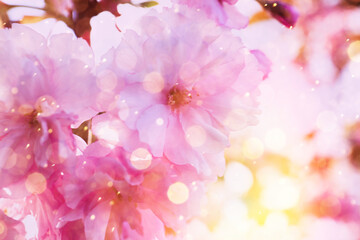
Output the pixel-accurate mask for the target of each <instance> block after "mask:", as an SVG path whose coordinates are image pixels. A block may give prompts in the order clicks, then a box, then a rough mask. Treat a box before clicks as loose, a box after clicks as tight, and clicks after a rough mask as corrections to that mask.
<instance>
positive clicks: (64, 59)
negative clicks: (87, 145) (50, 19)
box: [0, 25, 97, 187]
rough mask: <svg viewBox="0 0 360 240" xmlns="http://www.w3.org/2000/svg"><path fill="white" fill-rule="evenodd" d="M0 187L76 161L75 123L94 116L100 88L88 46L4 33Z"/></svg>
mask: <svg viewBox="0 0 360 240" xmlns="http://www.w3.org/2000/svg"><path fill="white" fill-rule="evenodd" d="M0 43H1V46H0V73H1V77H0V84H1V89H0V91H1V94H0V156H1V160H0V169H1V170H0V171H1V174H0V176H1V179H2V180H1V183H0V185H1V186H3V187H4V186H6V185H7V184H10V183H11V182H13V181H17V180H19V179H21V178H22V177H26V173H27V172H28V171H29V170H30V169H31V168H32V167H33V166H40V167H47V166H50V165H51V164H59V163H62V162H64V161H65V160H66V159H70V158H71V157H74V151H75V142H74V138H73V134H72V131H71V128H70V126H71V124H79V123H81V122H82V121H84V120H87V119H88V118H90V116H92V115H93V114H94V113H95V111H94V110H92V105H93V104H94V101H92V95H93V94H94V92H95V91H97V88H96V86H95V77H94V76H93V75H92V73H91V71H92V67H93V66H94V62H93V55H92V51H91V49H90V47H89V46H88V45H87V44H86V42H85V41H83V40H75V39H73V38H72V35H71V34H59V35H55V36H53V37H51V38H50V39H45V38H44V37H42V36H41V35H40V34H38V33H36V32H34V31H33V30H31V29H30V28H28V27H25V26H21V25H14V26H13V28H12V29H9V30H1V31H0Z"/></svg>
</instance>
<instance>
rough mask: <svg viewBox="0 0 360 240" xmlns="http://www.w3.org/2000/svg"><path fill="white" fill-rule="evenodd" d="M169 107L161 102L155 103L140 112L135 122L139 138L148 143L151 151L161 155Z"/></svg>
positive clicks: (155, 154) (158, 155) (157, 155)
mask: <svg viewBox="0 0 360 240" xmlns="http://www.w3.org/2000/svg"><path fill="white" fill-rule="evenodd" d="M169 114H170V109H169V108H168V107H167V106H165V105H163V104H155V105H153V106H151V107H149V108H147V109H146V110H145V111H143V112H142V114H141V115H140V117H139V119H138V120H137V122H136V127H137V129H138V130H139V137H140V140H141V141H143V142H145V143H147V144H149V146H150V148H151V151H152V153H153V154H154V156H156V157H161V156H162V154H163V149H164V144H165V134H166V129H167V128H168V116H169Z"/></svg>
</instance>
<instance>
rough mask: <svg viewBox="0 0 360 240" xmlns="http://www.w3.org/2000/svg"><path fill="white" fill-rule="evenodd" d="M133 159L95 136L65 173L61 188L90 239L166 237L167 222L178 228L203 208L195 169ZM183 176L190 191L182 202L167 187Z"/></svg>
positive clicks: (164, 160) (184, 182) (154, 160)
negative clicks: (143, 163)
mask: <svg viewBox="0 0 360 240" xmlns="http://www.w3.org/2000/svg"><path fill="white" fill-rule="evenodd" d="M131 159H132V157H131V154H130V153H127V152H126V151H124V150H123V149H121V148H119V147H118V148H115V149H113V150H111V149H109V148H107V147H105V146H103V145H102V144H101V143H100V142H96V143H93V144H91V145H89V147H88V148H87V149H86V150H85V152H84V156H81V157H78V158H77V160H76V162H75V163H74V164H75V166H74V167H70V168H69V170H68V172H65V173H64V178H63V180H64V182H63V185H61V186H59V189H60V192H62V194H63V196H64V198H65V201H66V204H67V205H68V206H69V207H70V208H72V209H73V211H72V212H69V213H68V214H67V215H74V216H77V217H76V218H77V219H78V220H82V221H83V226H84V232H85V236H86V237H87V239H104V238H105V239H154V238H158V239H159V240H160V239H164V231H165V229H164V226H167V227H168V228H172V229H175V230H176V229H178V228H179V227H181V226H183V225H184V224H185V221H186V220H187V219H189V217H191V216H193V215H194V214H196V212H197V211H198V210H199V204H200V203H201V202H200V201H199V199H200V196H202V193H203V188H202V183H200V182H198V180H197V176H196V171H195V169H193V168H192V167H190V166H175V165H173V164H171V163H170V162H169V161H168V160H166V159H164V158H162V159H160V158H153V157H151V163H150V164H149V165H148V167H147V168H144V169H138V168H135V167H134V165H133V162H132V160H131ZM179 181H180V182H181V183H182V184H183V185H182V186H185V188H186V189H187V190H185V191H187V192H185V194H188V195H187V196H185V197H186V198H184V199H183V201H182V202H176V199H175V200H174V199H173V198H174V197H173V196H171V197H170V198H169V193H168V191H169V188H170V186H171V185H172V184H174V183H177V182H179ZM170 199H172V200H173V201H175V203H174V202H171V201H170ZM73 220H76V219H73ZM62 224H65V222H64V223H62Z"/></svg>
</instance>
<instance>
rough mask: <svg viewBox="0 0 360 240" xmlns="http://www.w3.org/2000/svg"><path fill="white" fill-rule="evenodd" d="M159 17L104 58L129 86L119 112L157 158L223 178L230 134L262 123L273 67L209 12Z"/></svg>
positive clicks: (145, 23)
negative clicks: (263, 85) (261, 106)
mask: <svg viewBox="0 0 360 240" xmlns="http://www.w3.org/2000/svg"><path fill="white" fill-rule="evenodd" d="M155 14H157V13H156V12H153V13H152V14H149V15H147V16H145V17H144V18H143V19H142V21H141V24H142V31H143V33H142V35H141V36H139V35H137V34H136V33H135V32H133V31H127V32H126V33H125V34H124V37H123V39H122V43H120V45H119V46H118V47H117V48H116V49H115V50H112V51H113V53H112V55H111V57H106V58H104V59H105V60H106V61H105V63H104V64H108V63H107V62H111V63H112V66H113V67H114V70H112V69H111V68H108V70H109V71H110V72H111V74H112V75H115V76H116V78H117V79H118V83H119V84H120V85H122V87H121V91H120V92H119V94H117V96H116V99H117V100H116V101H117V108H116V109H115V110H113V111H115V112H117V114H118V117H119V118H120V119H121V120H123V121H124V122H125V124H126V126H127V127H128V128H129V129H131V130H135V131H137V132H138V135H139V139H140V141H141V142H143V143H146V144H148V146H149V147H150V149H151V152H152V153H153V155H154V156H156V157H161V156H163V155H165V156H166V157H167V158H168V159H169V160H170V161H172V162H173V163H175V164H180V165H184V164H191V165H193V166H194V167H195V168H196V169H197V170H198V171H199V172H201V173H202V174H205V175H213V174H214V173H215V174H219V172H221V169H223V163H224V160H223V156H222V151H223V150H224V148H225V147H226V146H227V144H228V133H229V131H230V130H240V129H242V128H243V127H246V126H248V125H251V124H254V123H256V118H255V114H256V113H257V111H258V110H257V108H256V105H257V104H256V96H257V94H258V91H257V86H258V84H259V83H260V82H261V81H262V80H263V78H264V75H266V74H267V72H266V71H267V70H268V66H267V62H268V61H267V59H266V58H265V57H264V55H263V54H261V53H260V52H251V51H249V50H248V49H247V48H246V47H245V46H244V45H243V44H242V42H241V40H240V39H239V38H237V37H234V36H233V35H232V34H231V32H230V30H228V29H227V28H222V27H219V26H217V24H216V23H215V22H213V21H211V20H209V19H207V18H206V17H205V16H204V15H203V14H202V13H199V12H196V11H192V10H188V11H185V12H181V13H174V12H172V11H171V10H170V9H169V10H165V11H164V13H162V14H157V16H155ZM107 56H109V55H107ZM114 78H115V77H114ZM114 99H115V98H114ZM112 101H114V100H112ZM124 147H125V148H126V149H129V147H128V146H127V143H126V142H125V143H124Z"/></svg>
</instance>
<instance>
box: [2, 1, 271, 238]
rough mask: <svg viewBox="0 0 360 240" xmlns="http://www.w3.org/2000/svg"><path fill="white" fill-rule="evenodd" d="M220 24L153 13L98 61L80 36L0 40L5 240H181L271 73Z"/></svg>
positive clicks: (9, 34)
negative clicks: (231, 139)
mask: <svg viewBox="0 0 360 240" xmlns="http://www.w3.org/2000/svg"><path fill="white" fill-rule="evenodd" d="M50 2H51V1H50ZM105 2H106V1H105ZM189 2H191V1H189ZM65 3H66V2H64V4H65ZM222 4H225V3H222ZM226 4H227V3H226ZM188 5H192V4H190V3H189V4H188ZM197 7H198V6H196V8H197ZM205 9H207V8H205ZM219 11H223V8H222V5H221V6H219ZM238 14H239V13H238ZM214 19H215V20H216V21H213V20H214ZM242 19H245V18H244V17H242ZM238 20H239V19H238ZM225 22H226V21H225V20H224V19H223V18H221V19H220V18H217V17H216V18H214V17H213V14H212V13H211V14H209V11H208V10H201V11H197V10H195V9H192V8H191V7H188V6H187V5H181V6H180V8H179V7H174V8H170V9H164V10H163V11H162V13H159V12H156V11H151V12H149V13H148V14H147V15H145V16H144V17H142V18H141V20H140V22H139V26H140V29H141V30H140V31H139V32H136V31H133V30H127V31H125V32H124V33H123V34H122V37H121V42H120V44H119V45H118V46H117V47H116V48H112V49H111V50H110V51H109V52H108V53H106V54H105V55H104V56H103V57H102V58H101V61H100V63H98V64H95V57H94V53H93V50H92V49H91V47H90V46H89V45H88V44H87V42H86V41H84V40H83V39H77V38H74V37H73V35H71V34H57V35H53V36H50V37H48V38H44V37H43V36H42V35H40V34H39V33H37V32H35V31H33V30H31V29H30V28H29V27H25V26H22V25H16V24H13V26H12V29H4V30H0V43H1V44H0V84H1V88H0V92H1V95H0V156H1V158H0V179H1V180H0V208H1V210H2V212H0V213H1V214H2V215H0V216H1V218H0V230H1V231H0V239H10V238H11V239H23V238H24V236H25V233H24V226H23V223H27V224H25V227H26V226H27V225H28V222H29V221H30V222H31V221H32V223H33V224H32V226H33V228H35V227H34V226H36V229H37V230H36V231H35V233H31V231H28V230H29V229H27V231H26V232H27V233H26V234H27V238H31V237H33V238H36V239H94V240H98V239H99V240H100V239H172V238H178V237H179V238H180V239H181V234H182V233H181V227H182V226H183V225H184V224H185V223H186V222H187V220H189V219H190V218H191V217H193V216H194V215H196V214H197V212H198V211H199V209H200V208H199V206H200V205H201V204H202V203H203V201H204V199H203V197H204V196H203V193H204V189H205V186H206V183H208V182H209V181H213V180H214V179H216V177H217V176H219V175H222V174H223V170H224V166H225V159H224V154H223V152H224V149H225V147H226V146H228V142H229V134H230V132H232V131H237V130H241V129H243V128H244V127H246V126H248V125H252V124H255V123H256V117H255V115H256V114H257V113H258V110H257V102H256V97H257V95H258V90H257V87H258V85H259V83H260V82H261V81H262V80H263V79H264V78H265V77H266V76H267V74H268V72H269V62H268V60H267V58H266V57H265V56H264V55H263V54H262V53H261V52H260V51H257V50H249V49H248V48H246V47H245V46H244V44H243V43H242V41H241V40H240V39H239V37H236V36H234V34H233V33H232V32H231V28H230V25H228V24H227V23H225ZM241 22H242V24H240V25H241V27H243V26H244V25H245V22H246V21H243V20H241ZM240 25H238V27H240ZM84 139H85V140H86V141H84ZM33 230H34V229H33ZM31 234H32V235H31ZM13 236H14V237H13ZM16 236H17V237H16Z"/></svg>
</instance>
